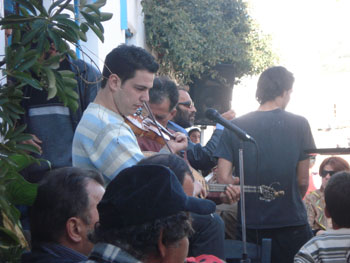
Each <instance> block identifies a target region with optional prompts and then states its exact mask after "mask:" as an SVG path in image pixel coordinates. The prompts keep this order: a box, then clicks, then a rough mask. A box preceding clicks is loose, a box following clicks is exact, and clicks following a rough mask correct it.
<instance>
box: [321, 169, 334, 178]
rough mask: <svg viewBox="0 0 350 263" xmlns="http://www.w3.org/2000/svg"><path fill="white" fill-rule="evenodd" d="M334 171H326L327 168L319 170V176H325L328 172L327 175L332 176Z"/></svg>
mask: <svg viewBox="0 0 350 263" xmlns="http://www.w3.org/2000/svg"><path fill="white" fill-rule="evenodd" d="M335 173H336V171H327V170H323V171H321V174H320V175H321V177H326V176H327V174H329V176H332V175H333V174H335Z"/></svg>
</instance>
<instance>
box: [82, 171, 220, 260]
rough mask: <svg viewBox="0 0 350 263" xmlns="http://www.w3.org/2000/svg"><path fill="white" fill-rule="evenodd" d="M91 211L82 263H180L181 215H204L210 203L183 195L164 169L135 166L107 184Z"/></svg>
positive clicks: (184, 221)
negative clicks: (94, 220) (95, 219)
mask: <svg viewBox="0 0 350 263" xmlns="http://www.w3.org/2000/svg"><path fill="white" fill-rule="evenodd" d="M97 209H98V212H99V215H100V221H99V223H98V224H97V225H96V227H95V231H94V233H93V234H92V236H91V240H92V242H94V243H95V246H94V249H93V250H92V252H91V254H90V256H89V260H88V261H86V262H87V263H94V262H99V263H103V262H109V263H111V262H115V263H116V262H118V263H124V262H128V263H132V262H140V261H141V262H145V263H148V262H167V263H168V262H174V263H183V262H184V260H185V258H186V256H187V252H188V236H189V235H190V234H191V233H192V227H191V223H190V221H189V216H188V214H187V213H186V212H194V213H198V214H210V213H212V212H214V211H215V204H214V203H213V202H212V201H209V200H203V199H198V198H194V197H189V196H187V195H186V194H185V193H184V191H183V189H182V186H181V184H180V182H179V181H178V179H177V178H176V176H175V175H174V173H173V172H172V171H171V170H170V169H168V168H166V167H165V166H159V165H136V166H132V167H130V168H126V169H125V170H123V171H122V172H120V173H119V174H118V176H117V177H116V178H115V179H113V180H112V182H111V183H110V184H109V185H108V187H107V189H106V193H105V195H104V196H103V198H102V200H101V202H100V203H99V205H98V207H97Z"/></svg>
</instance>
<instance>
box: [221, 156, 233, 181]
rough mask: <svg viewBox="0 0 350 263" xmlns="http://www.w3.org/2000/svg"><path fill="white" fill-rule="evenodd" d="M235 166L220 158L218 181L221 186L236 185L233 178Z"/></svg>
mask: <svg viewBox="0 0 350 263" xmlns="http://www.w3.org/2000/svg"><path fill="white" fill-rule="evenodd" d="M232 168H233V165H232V163H231V162H230V161H228V160H226V159H223V158H219V160H218V171H217V181H218V183H220V184H234V183H235V181H234V180H233V177H232Z"/></svg>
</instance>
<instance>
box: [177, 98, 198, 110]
mask: <svg viewBox="0 0 350 263" xmlns="http://www.w3.org/2000/svg"><path fill="white" fill-rule="evenodd" d="M177 105H183V106H185V107H186V108H189V109H191V108H192V107H194V103H193V101H190V100H188V101H184V102H179V103H178V104H177Z"/></svg>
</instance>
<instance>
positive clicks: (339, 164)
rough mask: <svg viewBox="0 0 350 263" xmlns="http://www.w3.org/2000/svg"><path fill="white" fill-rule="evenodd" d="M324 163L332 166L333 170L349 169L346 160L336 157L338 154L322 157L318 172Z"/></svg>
mask: <svg viewBox="0 0 350 263" xmlns="http://www.w3.org/2000/svg"><path fill="white" fill-rule="evenodd" d="M326 165H330V166H332V168H333V169H334V171H335V172H341V171H348V172H349V171H350V166H349V164H348V162H347V161H345V160H344V159H343V158H341V157H338V156H332V157H328V158H326V159H324V160H323V162H322V163H321V165H320V170H319V174H321V173H322V171H323V168H324V167H325V166H326Z"/></svg>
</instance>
